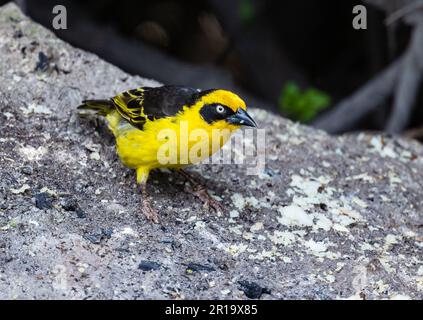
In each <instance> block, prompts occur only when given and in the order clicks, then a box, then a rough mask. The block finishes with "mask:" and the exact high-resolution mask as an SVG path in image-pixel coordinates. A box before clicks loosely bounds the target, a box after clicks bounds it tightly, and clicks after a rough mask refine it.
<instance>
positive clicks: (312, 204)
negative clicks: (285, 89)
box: [0, 4, 423, 299]
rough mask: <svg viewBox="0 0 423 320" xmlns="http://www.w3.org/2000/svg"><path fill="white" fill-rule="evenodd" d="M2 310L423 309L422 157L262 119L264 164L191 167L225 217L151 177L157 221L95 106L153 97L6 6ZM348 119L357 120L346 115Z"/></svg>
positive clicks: (1, 104)
mask: <svg viewBox="0 0 423 320" xmlns="http://www.w3.org/2000/svg"><path fill="white" fill-rule="evenodd" d="M0 57H1V58H0V111H1V112H0V132H1V135H0V298H2V299H15V298H18V299H20V298H24V299H34V298H41V299H47V298H65V299H81V298H88V299H109V298H113V299H145V298H148V299H204V298H209V299H248V298H261V299H296V298H301V299H339V298H341V299H344V298H356V299H400V298H411V299H422V298H423V291H422V290H423V265H422V246H423V243H422V240H423V238H422V233H421V227H422V224H423V214H422V212H423V170H422V169H423V147H422V146H421V145H420V144H419V143H417V142H414V141H406V140H401V139H397V138H389V137H385V136H380V135H373V134H371V135H370V134H358V135H348V136H341V137H333V136H329V135H327V134H325V133H324V132H322V131H316V130H314V129H312V128H308V127H305V126H300V125H298V124H295V123H292V122H290V121H288V120H285V119H282V118H280V117H278V116H275V115H272V114H269V113H267V112H265V111H260V110H257V109H256V110H253V111H252V113H253V115H254V116H255V118H256V119H257V121H258V123H259V126H260V127H261V128H265V129H266V168H265V169H264V170H262V171H261V172H260V174H259V175H247V174H246V169H247V168H246V166H245V165H201V166H198V167H195V168H192V169H190V171H191V172H192V173H193V174H195V175H196V177H197V178H198V179H201V181H203V182H204V183H206V184H207V186H208V188H209V189H210V191H211V192H213V193H214V194H215V195H216V196H217V197H218V199H220V200H221V201H222V203H223V204H224V206H225V207H226V208H227V210H228V212H227V213H225V214H220V215H218V214H215V213H214V212H209V210H207V209H206V208H203V207H202V204H201V203H200V202H199V201H197V199H196V198H194V197H193V196H192V195H190V194H187V193H185V192H184V188H185V186H184V184H185V181H184V180H183V179H182V178H181V177H179V176H177V175H175V174H172V173H168V172H157V173H154V174H152V176H151V179H150V182H151V183H150V184H149V191H150V193H151V194H152V195H153V198H154V206H155V207H156V208H157V209H158V210H159V211H160V214H161V216H162V224H161V225H156V224H151V223H150V222H148V221H146V220H145V219H144V217H143V216H142V214H140V210H139V207H140V202H139V200H140V198H139V195H138V194H137V192H136V189H135V181H134V174H133V172H132V171H130V170H128V169H126V168H124V167H123V166H122V165H121V164H120V162H119V160H118V158H117V156H116V155H115V153H114V146H113V139H112V137H111V136H110V134H109V133H108V132H107V129H106V128H105V126H104V124H103V123H102V122H98V121H95V120H93V118H81V117H79V116H78V115H77V113H76V112H75V107H76V106H77V105H78V104H79V102H80V101H81V100H83V99H86V98H93V97H109V96H111V95H113V94H115V93H117V92H119V91H121V90H124V89H128V88H133V87H137V86H145V85H158V84H157V83H156V82H154V81H152V80H147V79H142V78H140V77H134V76H130V75H128V74H126V73H124V72H122V71H121V70H119V69H118V68H116V67H114V66H112V65H110V64H108V63H106V62H104V61H102V60H100V59H99V58H98V57H96V56H95V55H93V54H90V53H86V52H83V51H81V50H78V49H75V48H73V47H71V46H70V45H68V44H66V43H63V42H62V41H61V40H59V39H57V38H56V37H55V36H54V35H53V34H52V33H51V32H49V31H47V30H45V29H44V28H42V27H41V26H39V25H37V24H35V23H33V22H31V21H30V20H29V19H27V18H26V17H25V16H23V15H22V14H21V12H20V11H19V10H18V9H17V7H16V6H14V5H11V4H9V5H6V6H4V7H2V8H0ZM346 116H348V115H346Z"/></svg>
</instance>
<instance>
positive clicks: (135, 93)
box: [78, 86, 257, 223]
mask: <svg viewBox="0 0 423 320" xmlns="http://www.w3.org/2000/svg"><path fill="white" fill-rule="evenodd" d="M78 109H91V110H95V111H97V114H99V115H101V116H104V117H106V119H107V122H108V126H109V128H110V130H111V131H112V133H113V134H114V136H115V139H116V149H117V154H118V155H119V157H120V159H121V161H122V162H123V164H124V165H126V166H127V167H129V168H132V169H135V170H136V177H137V183H138V184H139V186H140V189H141V195H142V202H141V204H142V211H143V213H144V214H145V216H146V217H147V219H149V220H152V221H153V222H155V223H158V222H159V216H158V213H157V211H156V210H155V209H154V208H153V207H152V206H151V204H150V199H149V197H148V194H147V189H146V182H147V179H148V175H149V173H150V171H151V170H153V169H158V168H170V169H176V170H178V172H180V173H181V174H182V175H183V176H184V177H185V178H186V179H187V180H189V181H190V182H191V183H192V184H193V185H194V190H195V195H196V196H198V197H199V198H200V199H202V200H204V201H205V202H206V204H208V205H209V206H211V207H213V208H214V209H215V210H221V209H222V208H221V205H220V204H219V202H217V201H216V200H215V199H213V198H212V197H211V196H210V195H209V194H208V193H207V189H206V188H205V187H203V186H201V185H200V184H199V183H197V182H196V181H195V180H194V179H193V178H191V177H190V176H189V175H188V173H187V172H185V171H183V168H184V167H185V166H187V165H191V164H195V163H198V162H200V161H202V160H204V159H205V158H208V157H210V156H211V155H212V154H214V153H215V152H216V151H218V150H219V149H220V148H221V147H222V146H223V144H224V143H225V142H226V141H227V140H228V139H229V137H230V135H231V134H232V133H233V132H234V131H235V130H237V129H239V128H240V127H241V126H242V125H244V126H251V127H257V125H256V123H255V121H254V120H253V118H251V117H250V116H249V115H248V113H247V112H246V109H247V107H246V104H245V102H244V101H243V100H242V99H241V98H240V97H239V96H237V95H236V94H234V93H232V92H230V91H227V90H221V89H211V90H205V91H201V90H197V89H192V88H187V87H181V86H162V87H141V88H138V89H133V90H128V91H125V92H122V93H120V94H118V95H117V96H115V97H113V98H111V99H108V100H86V101H83V104H82V105H80V106H79V107H78ZM216 132H217V133H218V135H217V136H218V139H217V140H218V142H217V143H216V141H215V140H216V139H212V137H214V136H216V134H215V133H216ZM193 135H194V136H195V137H194V138H193ZM171 142H172V143H171ZM165 147H167V148H165ZM163 150H165V151H167V152H163ZM169 154H172V155H174V157H173V158H172V159H171V160H172V161H163V160H164V159H163V158H166V159H165V160H169ZM193 155H194V156H193Z"/></svg>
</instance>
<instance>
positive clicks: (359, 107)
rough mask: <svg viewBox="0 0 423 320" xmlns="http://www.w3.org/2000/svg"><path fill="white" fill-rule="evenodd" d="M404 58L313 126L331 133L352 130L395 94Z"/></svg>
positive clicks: (324, 115)
mask: <svg viewBox="0 0 423 320" xmlns="http://www.w3.org/2000/svg"><path fill="white" fill-rule="evenodd" d="M403 60H404V57H403V56H402V57H400V58H399V59H398V60H396V61H395V62H394V63H393V64H391V65H390V66H389V67H388V68H387V69H385V70H384V71H382V72H381V73H380V74H379V75H377V76H376V77H375V78H373V79H372V80H370V81H369V82H368V83H366V84H365V85H364V86H363V87H361V88H360V89H358V90H357V91H356V92H355V93H354V94H352V95H351V96H350V97H348V98H346V99H344V100H343V101H341V102H340V103H338V105H336V106H335V107H334V108H333V109H332V110H331V111H329V112H328V113H326V114H323V115H322V116H321V117H319V118H317V119H316V120H315V121H314V122H313V125H314V126H315V127H317V128H320V129H324V130H326V131H328V132H330V133H339V132H342V131H345V130H348V129H351V128H352V127H353V126H354V124H356V123H357V122H358V121H359V120H360V119H361V118H362V117H364V116H365V115H366V114H368V113H369V112H371V111H372V110H374V109H376V108H377V107H378V106H379V105H380V104H381V103H382V102H384V101H385V100H386V99H387V98H388V97H389V96H390V95H391V94H392V92H393V90H394V87H395V84H396V81H397V79H398V76H399V73H400V71H401V66H402V64H403Z"/></svg>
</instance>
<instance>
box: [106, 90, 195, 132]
mask: <svg viewBox="0 0 423 320" xmlns="http://www.w3.org/2000/svg"><path fill="white" fill-rule="evenodd" d="M200 96H201V91H200V90H199V89H193V88H188V87H182V86H162V87H154V88H152V87H141V88H137V89H132V90H128V91H125V92H122V93H120V94H118V95H117V96H116V97H114V98H112V101H113V103H114V104H115V106H116V109H117V110H118V112H119V113H120V115H121V116H122V117H123V118H124V119H126V120H127V121H128V122H130V123H131V124H132V125H134V126H135V127H137V128H139V129H142V128H143V126H144V123H145V122H146V120H147V119H150V120H153V119H159V118H164V117H171V116H174V115H176V114H177V113H178V112H179V111H182V110H183V107H184V106H185V105H191V104H193V103H194V102H195V101H196V99H198V98H199V97H200Z"/></svg>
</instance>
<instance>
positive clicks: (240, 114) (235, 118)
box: [226, 108, 257, 128]
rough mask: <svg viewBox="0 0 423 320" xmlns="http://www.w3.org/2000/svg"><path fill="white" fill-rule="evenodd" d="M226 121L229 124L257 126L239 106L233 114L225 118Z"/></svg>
mask: <svg viewBox="0 0 423 320" xmlns="http://www.w3.org/2000/svg"><path fill="white" fill-rule="evenodd" d="M226 121H227V122H228V123H231V124H237V125H241V126H247V127H254V128H257V123H256V122H255V121H254V119H253V118H251V116H250V115H249V114H248V113H247V111H245V110H244V109H242V108H239V109H238V111H237V112H236V113H235V114H234V115H232V116H230V117H228V118H226Z"/></svg>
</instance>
